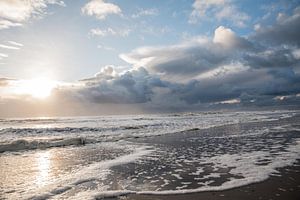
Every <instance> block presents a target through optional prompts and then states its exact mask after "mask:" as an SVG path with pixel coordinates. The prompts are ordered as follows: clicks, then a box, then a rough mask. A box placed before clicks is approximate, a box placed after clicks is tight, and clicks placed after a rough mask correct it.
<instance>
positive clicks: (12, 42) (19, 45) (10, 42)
mask: <svg viewBox="0 0 300 200" xmlns="http://www.w3.org/2000/svg"><path fill="white" fill-rule="evenodd" d="M7 42H8V43H9V44H12V45H15V46H18V47H22V46H24V45H23V44H21V43H19V42H15V41H7Z"/></svg>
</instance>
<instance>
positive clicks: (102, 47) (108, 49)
mask: <svg viewBox="0 0 300 200" xmlns="http://www.w3.org/2000/svg"><path fill="white" fill-rule="evenodd" d="M97 48H98V49H104V50H107V51H116V49H115V48H113V47H109V46H103V45H100V44H99V45H97Z"/></svg>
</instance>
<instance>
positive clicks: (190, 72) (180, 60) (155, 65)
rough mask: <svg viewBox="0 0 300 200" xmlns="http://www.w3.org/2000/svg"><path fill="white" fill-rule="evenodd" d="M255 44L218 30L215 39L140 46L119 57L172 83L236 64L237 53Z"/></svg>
mask: <svg viewBox="0 0 300 200" xmlns="http://www.w3.org/2000/svg"><path fill="white" fill-rule="evenodd" d="M251 48H252V44H251V42H250V41H248V40H246V39H245V38H242V37H239V36H237V35H236V34H235V33H234V32H233V31H232V30H230V29H227V28H225V27H222V26H220V27H218V28H217V29H216V30H215V34H214V36H213V38H208V37H203V36H199V37H194V38H191V39H189V40H185V41H183V42H182V43H180V44H177V45H171V46H164V47H141V48H137V49H135V50H133V51H132V52H130V53H127V54H121V55H120V57H121V58H122V59H123V60H125V61H126V62H128V63H130V64H133V65H134V66H135V67H139V66H144V67H145V68H146V69H147V70H149V71H150V72H152V73H160V74H162V75H164V78H166V79H169V80H171V79H172V80H175V79H176V80H178V81H185V80H189V79H191V78H194V77H196V76H198V75H199V74H200V73H204V72H206V71H208V70H212V69H214V68H216V67H218V66H221V65H224V64H229V63H231V62H232V61H234V60H235V59H236V58H234V54H235V52H239V50H240V49H251Z"/></svg>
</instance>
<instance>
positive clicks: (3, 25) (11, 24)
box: [0, 18, 22, 30]
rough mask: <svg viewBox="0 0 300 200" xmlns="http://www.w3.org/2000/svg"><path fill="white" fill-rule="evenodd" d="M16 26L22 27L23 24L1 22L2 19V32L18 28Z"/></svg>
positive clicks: (0, 25)
mask: <svg viewBox="0 0 300 200" xmlns="http://www.w3.org/2000/svg"><path fill="white" fill-rule="evenodd" d="M16 26H22V24H21V23H15V22H11V21H8V20H1V18H0V30H1V29H7V28H10V27H16Z"/></svg>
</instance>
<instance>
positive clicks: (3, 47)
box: [0, 44, 20, 50]
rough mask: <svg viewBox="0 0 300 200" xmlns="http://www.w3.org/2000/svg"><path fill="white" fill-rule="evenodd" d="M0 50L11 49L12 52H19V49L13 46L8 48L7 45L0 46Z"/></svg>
mask: <svg viewBox="0 0 300 200" xmlns="http://www.w3.org/2000/svg"><path fill="white" fill-rule="evenodd" d="M0 48H2V49H13V50H19V49H20V48H19V47H15V46H9V45H5V44H0Z"/></svg>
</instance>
